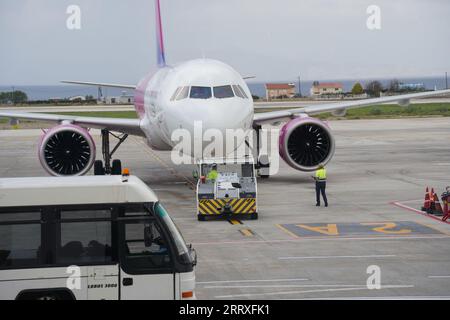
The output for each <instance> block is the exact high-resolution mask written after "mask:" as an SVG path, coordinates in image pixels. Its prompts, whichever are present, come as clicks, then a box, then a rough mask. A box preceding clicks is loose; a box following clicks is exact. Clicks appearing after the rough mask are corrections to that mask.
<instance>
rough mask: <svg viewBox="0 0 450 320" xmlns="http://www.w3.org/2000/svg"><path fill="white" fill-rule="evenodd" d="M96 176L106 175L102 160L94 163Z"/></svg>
mask: <svg viewBox="0 0 450 320" xmlns="http://www.w3.org/2000/svg"><path fill="white" fill-rule="evenodd" d="M94 175H96V176H104V175H105V167H103V162H102V161H101V160H97V161H95V162H94Z"/></svg>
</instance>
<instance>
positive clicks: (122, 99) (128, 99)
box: [105, 92, 134, 104]
mask: <svg viewBox="0 0 450 320" xmlns="http://www.w3.org/2000/svg"><path fill="white" fill-rule="evenodd" d="M105 103H106V104H134V95H130V94H127V93H126V92H123V93H122V95H121V96H118V97H106V98H105Z"/></svg>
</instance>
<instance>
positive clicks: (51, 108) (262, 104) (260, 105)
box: [0, 97, 450, 113]
mask: <svg viewBox="0 0 450 320" xmlns="http://www.w3.org/2000/svg"><path fill="white" fill-rule="evenodd" d="M342 101H343V100H314V99H313V100H310V99H302V100H292V101H256V102H255V109H256V110H257V109H267V108H270V109H275V110H276V109H278V108H301V107H304V106H308V105H321V104H326V103H334V102H342ZM449 102H450V98H446V97H437V98H426V99H413V100H411V103H412V104H428V103H449ZM388 104H392V103H388ZM134 110H135V108H134V105H124V104H114V105H103V104H98V105H78V106H77V105H74V106H55V105H33V106H7V105H2V106H0V112H1V111H7V112H13V111H19V112H21V111H26V112H44V113H52V112H57V113H59V112H109V111H113V112H122V111H134Z"/></svg>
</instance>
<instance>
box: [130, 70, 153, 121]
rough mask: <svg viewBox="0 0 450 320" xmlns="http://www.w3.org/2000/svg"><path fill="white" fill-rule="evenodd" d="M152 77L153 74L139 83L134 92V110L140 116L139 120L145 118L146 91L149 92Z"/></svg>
mask: <svg viewBox="0 0 450 320" xmlns="http://www.w3.org/2000/svg"><path fill="white" fill-rule="evenodd" d="M152 76H153V75H152V74H149V75H147V76H146V77H145V78H144V79H142V80H141V81H139V84H138V85H137V87H136V90H135V91H134V108H135V110H136V113H137V114H138V116H139V119H142V118H144V117H145V91H146V90H147V87H148V83H149V82H150V80H151V78H152Z"/></svg>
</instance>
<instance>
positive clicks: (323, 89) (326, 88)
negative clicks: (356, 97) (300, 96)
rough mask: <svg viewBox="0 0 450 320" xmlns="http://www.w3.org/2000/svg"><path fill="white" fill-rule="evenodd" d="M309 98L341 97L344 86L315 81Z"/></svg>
mask: <svg viewBox="0 0 450 320" xmlns="http://www.w3.org/2000/svg"><path fill="white" fill-rule="evenodd" d="M310 93H311V96H313V97H317V96H322V95H342V94H343V93H344V86H343V85H342V83H338V82H323V83H319V82H318V81H315V82H314V83H313V86H312V87H311V92H310Z"/></svg>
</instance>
